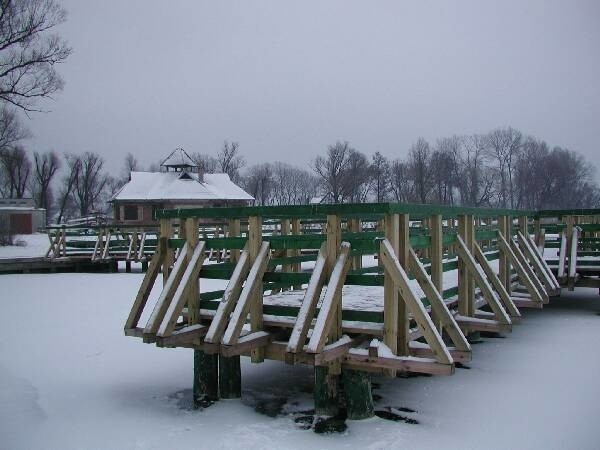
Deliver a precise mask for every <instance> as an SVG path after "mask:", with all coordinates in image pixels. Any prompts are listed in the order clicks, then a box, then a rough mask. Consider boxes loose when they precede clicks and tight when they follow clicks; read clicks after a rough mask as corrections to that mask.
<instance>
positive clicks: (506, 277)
mask: <svg viewBox="0 0 600 450" xmlns="http://www.w3.org/2000/svg"><path fill="white" fill-rule="evenodd" d="M511 225H512V218H511V217H510V216H499V217H498V228H499V231H498V234H501V235H502V236H504V238H505V239H510V236H511V235H512V231H511V228H512V227H511ZM498 263H499V270H498V278H500V281H501V282H502V284H503V285H504V288H505V289H506V292H508V294H509V295H510V290H511V280H510V273H511V268H510V259H509V257H508V255H507V253H506V252H505V251H504V249H503V248H502V247H500V259H499V261H498Z"/></svg>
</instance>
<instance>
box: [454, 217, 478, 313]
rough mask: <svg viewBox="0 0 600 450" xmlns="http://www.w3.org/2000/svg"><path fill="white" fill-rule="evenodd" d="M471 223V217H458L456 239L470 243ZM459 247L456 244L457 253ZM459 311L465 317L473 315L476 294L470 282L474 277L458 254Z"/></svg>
mask: <svg viewBox="0 0 600 450" xmlns="http://www.w3.org/2000/svg"><path fill="white" fill-rule="evenodd" d="M469 221H471V222H472V221H473V219H472V217H471V216H468V215H460V216H459V217H458V233H457V235H456V237H458V236H462V237H463V239H466V240H467V241H468V242H471V240H470V239H469V235H470V228H471V227H470V225H469ZM456 247H457V245H456V244H455V251H456V250H457V249H456ZM457 254H458V311H459V312H460V314H462V315H464V316H470V315H471V314H472V311H473V310H474V308H473V306H472V305H473V302H474V295H473V294H474V292H471V289H470V283H469V281H470V280H472V277H473V275H472V274H471V273H470V272H469V268H468V265H467V262H466V261H465V259H464V258H463V257H462V256H461V255H460V253H458V252H457Z"/></svg>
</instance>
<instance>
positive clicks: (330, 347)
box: [306, 335, 368, 366]
mask: <svg viewBox="0 0 600 450" xmlns="http://www.w3.org/2000/svg"><path fill="white" fill-rule="evenodd" d="M366 339H368V336H366V335H360V336H357V337H355V338H354V339H351V338H349V337H348V336H342V337H341V338H340V339H338V340H337V341H335V342H332V343H331V344H327V345H326V346H325V347H323V351H322V352H321V353H314V354H313V353H306V355H307V356H310V355H312V356H314V361H313V364H314V365H315V366H322V365H325V364H328V363H330V362H331V361H335V360H338V359H339V358H341V357H342V356H344V355H346V354H347V353H348V352H349V351H350V349H352V348H353V347H356V346H358V345H360V344H361V343H362V342H363V341H365V340H366Z"/></svg>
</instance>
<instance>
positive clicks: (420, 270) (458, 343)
mask: <svg viewBox="0 0 600 450" xmlns="http://www.w3.org/2000/svg"><path fill="white" fill-rule="evenodd" d="M409 268H410V272H411V273H412V274H413V276H414V277H415V279H416V280H417V282H418V283H419V286H421V289H423V292H424V293H425V296H426V297H427V300H429V303H430V305H431V310H432V314H434V315H435V317H436V318H437V320H439V322H440V324H441V325H442V327H443V329H445V330H446V333H448V336H450V339H451V340H452V343H453V344H454V346H455V347H456V348H457V349H458V350H462V351H466V352H470V351H471V345H470V344H469V342H468V341H467V338H466V337H465V335H464V334H463V333H462V331H461V329H460V327H459V326H458V324H457V323H456V321H455V320H454V317H452V314H450V311H449V310H448V307H447V306H446V304H445V303H444V300H443V299H442V296H441V294H440V292H441V291H439V290H438V289H437V288H436V287H435V286H434V284H433V280H431V279H430V278H429V277H428V276H427V272H426V271H425V268H424V267H423V264H421V261H420V260H419V258H418V257H417V255H416V253H415V252H414V250H413V249H412V248H411V249H410V250H409Z"/></svg>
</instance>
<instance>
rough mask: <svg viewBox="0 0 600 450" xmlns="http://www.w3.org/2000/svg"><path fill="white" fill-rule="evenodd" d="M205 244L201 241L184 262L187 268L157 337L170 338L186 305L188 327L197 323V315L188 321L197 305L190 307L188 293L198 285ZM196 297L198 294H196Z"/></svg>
mask: <svg viewBox="0 0 600 450" xmlns="http://www.w3.org/2000/svg"><path fill="white" fill-rule="evenodd" d="M204 247H205V242H204V241H202V242H200V243H199V244H198V245H196V248H195V249H194V253H192V256H191V257H190V258H189V261H186V264H187V267H186V268H185V272H184V273H183V275H182V277H181V282H180V283H179V285H178V286H177V289H176V290H175V293H174V294H173V298H172V299H171V301H170V302H169V306H168V308H167V311H166V313H165V316H164V318H163V320H162V322H161V324H160V327H159V329H158V332H157V333H156V334H157V336H160V337H166V336H170V335H171V333H173V330H174V329H175V323H176V322H177V318H178V317H179V316H180V314H181V311H182V309H183V306H184V305H185V304H186V303H188V320H189V322H190V325H194V324H195V323H197V322H198V320H197V313H196V314H195V317H194V318H192V319H190V312H192V311H197V309H198V304H197V302H196V304H195V305H192V306H191V307H190V305H189V295H187V294H188V292H189V290H190V288H191V287H192V285H193V284H194V283H196V284H197V283H198V277H199V275H200V269H201V268H202V263H203V262H204V258H205V254H204ZM196 297H198V294H196Z"/></svg>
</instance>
